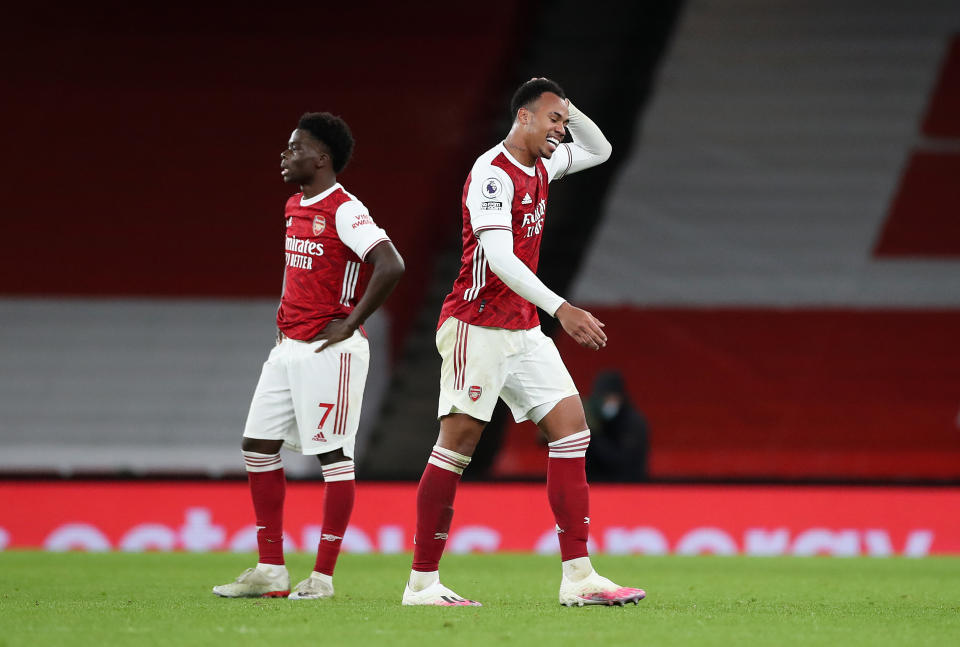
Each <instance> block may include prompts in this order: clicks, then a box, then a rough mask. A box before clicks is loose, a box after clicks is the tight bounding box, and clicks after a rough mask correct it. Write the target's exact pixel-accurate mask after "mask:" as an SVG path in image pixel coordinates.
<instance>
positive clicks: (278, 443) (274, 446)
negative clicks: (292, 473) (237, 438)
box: [240, 436, 283, 454]
mask: <svg viewBox="0 0 960 647" xmlns="http://www.w3.org/2000/svg"><path fill="white" fill-rule="evenodd" d="M281 447H283V441H282V440H268V439H266V438H247V437H246V436H244V438H243V440H242V441H241V443H240V449H241V450H243V451H245V452H256V453H258V454H278V453H279V452H280V448H281Z"/></svg>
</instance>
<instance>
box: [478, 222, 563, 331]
mask: <svg viewBox="0 0 960 647" xmlns="http://www.w3.org/2000/svg"><path fill="white" fill-rule="evenodd" d="M478 237H479V239H480V245H481V246H483V253H484V256H486V258H487V263H488V265H489V266H490V269H491V270H492V271H493V273H494V274H496V275H497V276H498V277H499V278H500V280H501V281H503V282H504V284H505V285H506V286H507V287H508V288H510V289H511V290H513V291H514V292H516V293H517V294H519V295H520V296H522V297H523V298H524V299H526V300H527V301H529V302H530V303H532V304H533V305H535V306H537V307H538V308H540V309H541V310H543V311H544V312H546V313H548V314H549V315H550V316H555V315H556V313H557V309H558V308H560V306H561V305H563V303H564V301H565V300H566V299H564V298H563V297H561V296H558V295H557V294H556V293H554V292H553V291H552V290H550V288H548V287H547V286H546V285H544V284H543V281H541V280H540V279H538V278H537V275H536V274H534V273H533V272H532V271H530V268H529V267H527V266H526V265H524V264H523V261H521V260H520V259H519V258H517V257H516V255H515V254H514V253H513V232H510V231H503V230H501V229H486V230H484V231H483V232H482V233H480V235H479V236H478Z"/></svg>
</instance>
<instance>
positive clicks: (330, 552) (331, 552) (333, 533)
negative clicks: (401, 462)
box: [313, 461, 357, 576]
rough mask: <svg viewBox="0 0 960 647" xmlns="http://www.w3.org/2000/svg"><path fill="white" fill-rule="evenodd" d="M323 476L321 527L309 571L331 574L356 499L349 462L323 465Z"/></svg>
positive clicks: (350, 462) (351, 465) (354, 484)
mask: <svg viewBox="0 0 960 647" xmlns="http://www.w3.org/2000/svg"><path fill="white" fill-rule="evenodd" d="M323 478H324V479H325V480H326V481H327V482H326V485H324V488H323V526H322V527H321V529H320V544H319V546H317V561H316V563H315V564H314V567H313V570H315V571H317V572H318V573H324V574H326V575H331V576H332V575H333V569H334V567H335V566H336V565H337V557H338V556H339V555H340V545H341V544H342V543H343V535H344V533H345V532H346V531H347V526H348V525H349V523H350V514H351V513H352V512H353V501H354V499H355V498H356V491H357V488H356V484H357V482H356V481H355V480H354V478H353V461H342V462H340V463H334V464H332V465H324V466H323Z"/></svg>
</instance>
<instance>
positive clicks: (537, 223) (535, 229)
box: [521, 200, 547, 238]
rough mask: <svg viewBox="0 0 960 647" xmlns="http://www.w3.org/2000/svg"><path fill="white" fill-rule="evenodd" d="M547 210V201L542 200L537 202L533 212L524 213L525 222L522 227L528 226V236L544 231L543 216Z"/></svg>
mask: <svg viewBox="0 0 960 647" xmlns="http://www.w3.org/2000/svg"><path fill="white" fill-rule="evenodd" d="M546 212H547V201H546V200H540V202H538V203H537V208H536V209H534V210H533V213H525V214H523V223H522V224H521V227H526V228H527V234H526V236H525V237H526V238H530V237H531V236H536V235H539V234H540V232H541V231H543V216H544V214H546Z"/></svg>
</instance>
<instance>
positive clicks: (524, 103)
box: [510, 79, 567, 119]
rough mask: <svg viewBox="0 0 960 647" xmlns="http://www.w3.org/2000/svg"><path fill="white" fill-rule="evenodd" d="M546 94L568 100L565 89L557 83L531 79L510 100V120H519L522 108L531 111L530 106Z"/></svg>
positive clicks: (548, 80)
mask: <svg viewBox="0 0 960 647" xmlns="http://www.w3.org/2000/svg"><path fill="white" fill-rule="evenodd" d="M544 92H553V93H554V94H555V95H557V96H558V97H560V98H561V99H566V98H567V95H566V94H564V93H563V88H561V87H560V85H559V84H558V83H557V82H556V81H551V80H550V79H531V80H530V81H527V82H526V83H524V84H523V85H521V86H520V87H519V88H517V91H516V92H514V93H513V98H512V99H511V100H510V113H511V114H510V118H511V119H516V118H517V111H518V110H520V108H527V109H528V110H529V109H530V105H531V104H532V103H533V102H535V101H536V100H537V99H539V98H540V95H541V94H543V93H544Z"/></svg>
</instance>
